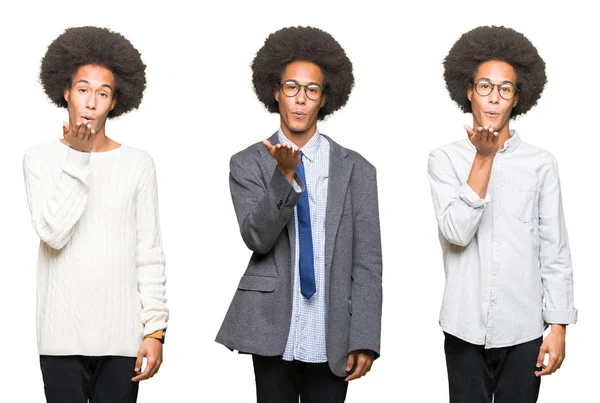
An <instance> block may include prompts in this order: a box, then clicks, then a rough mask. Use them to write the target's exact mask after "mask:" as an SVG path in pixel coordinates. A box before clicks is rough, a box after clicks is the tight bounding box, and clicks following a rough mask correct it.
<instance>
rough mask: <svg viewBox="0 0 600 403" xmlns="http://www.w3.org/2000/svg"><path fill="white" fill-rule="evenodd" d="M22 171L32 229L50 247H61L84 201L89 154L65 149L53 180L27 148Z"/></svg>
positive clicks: (42, 162)
mask: <svg viewBox="0 0 600 403" xmlns="http://www.w3.org/2000/svg"><path fill="white" fill-rule="evenodd" d="M23 173H24V177H25V189H26V191H27V201H28V203H29V211H30V213H31V223H32V225H33V228H34V229H35V232H37V234H38V236H39V237H40V239H41V240H42V241H44V242H45V243H46V244H48V246H50V247H51V248H53V249H62V248H63V247H64V246H65V245H66V244H67V243H68V242H69V240H70V239H71V236H72V235H73V231H74V229H75V226H76V224H77V222H78V221H79V219H80V218H81V215H82V214H83V211H84V209H85V206H86V204H87V200H88V193H89V184H88V176H89V173H90V153H82V152H79V151H76V150H73V149H70V148H69V150H68V151H67V155H66V158H65V161H64V162H63V164H62V165H61V172H60V175H59V177H58V181H57V180H56V178H55V177H54V176H53V175H52V170H51V167H50V165H49V164H48V162H47V161H46V160H45V159H44V158H43V156H42V155H40V153H38V152H34V151H28V152H27V153H26V154H25V157H24V158H23Z"/></svg>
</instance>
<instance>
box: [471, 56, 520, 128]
mask: <svg viewBox="0 0 600 403" xmlns="http://www.w3.org/2000/svg"><path fill="white" fill-rule="evenodd" d="M473 81H475V82H478V81H479V82H480V83H483V88H485V89H486V90H489V89H490V88H491V87H492V86H493V89H492V90H491V92H490V93H489V95H487V96H482V95H480V94H479V93H478V92H477V91H476V90H475V88H474V86H473V84H471V85H469V88H468V89H467V98H469V101H471V108H472V110H473V126H474V127H473V128H474V129H477V127H484V126H487V127H491V128H493V129H494V130H495V131H497V132H498V133H499V134H501V132H503V133H505V134H508V122H509V121H510V113H511V111H512V109H513V108H514V107H515V106H517V102H518V100H519V94H518V92H515V94H514V97H513V98H511V99H504V98H508V97H509V96H510V95H511V92H510V89H511V87H510V86H505V87H504V88H501V89H500V91H502V94H503V96H504V98H503V97H501V96H500V94H499V92H498V86H499V85H503V84H512V86H513V87H516V85H517V73H516V72H515V69H514V68H513V67H512V66H511V65H510V64H508V63H506V62H501V61H498V60H490V61H487V62H485V63H482V64H481V65H480V66H479V69H478V70H477V73H476V74H475V78H474V79H473ZM486 81H487V83H486ZM480 92H482V91H480Z"/></svg>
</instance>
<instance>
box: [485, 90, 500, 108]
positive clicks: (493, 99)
mask: <svg viewBox="0 0 600 403" xmlns="http://www.w3.org/2000/svg"><path fill="white" fill-rule="evenodd" d="M499 90H500V87H498V86H494V87H493V88H492V92H491V94H490V95H489V96H488V101H489V102H490V103H491V104H497V103H498V102H500V93H499V92H498V91H499Z"/></svg>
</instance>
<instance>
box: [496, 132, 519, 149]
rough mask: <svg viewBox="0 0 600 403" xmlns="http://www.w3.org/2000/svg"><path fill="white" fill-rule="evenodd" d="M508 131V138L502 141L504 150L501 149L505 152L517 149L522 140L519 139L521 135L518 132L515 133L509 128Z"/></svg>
mask: <svg viewBox="0 0 600 403" xmlns="http://www.w3.org/2000/svg"><path fill="white" fill-rule="evenodd" d="M509 132H510V138H509V139H508V140H506V141H505V142H504V150H501V151H504V152H506V153H512V152H513V151H515V150H516V149H517V147H519V144H521V143H522V142H523V140H521V136H519V133H517V131H516V130H509Z"/></svg>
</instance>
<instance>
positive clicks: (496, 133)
mask: <svg viewBox="0 0 600 403" xmlns="http://www.w3.org/2000/svg"><path fill="white" fill-rule="evenodd" d="M498 138H499V136H498V132H497V131H494V137H493V138H492V141H493V142H494V144H498Z"/></svg>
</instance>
